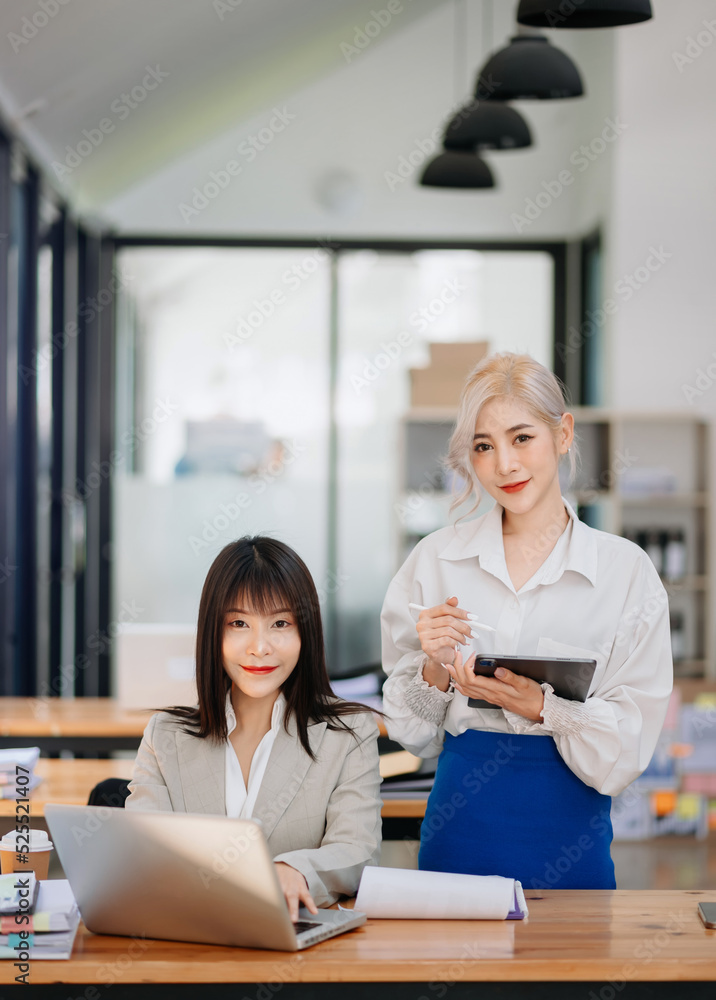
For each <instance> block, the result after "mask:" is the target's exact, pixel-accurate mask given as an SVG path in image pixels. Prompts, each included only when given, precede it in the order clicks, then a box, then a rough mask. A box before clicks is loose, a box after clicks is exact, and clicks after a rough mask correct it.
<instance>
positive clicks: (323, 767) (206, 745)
mask: <svg viewBox="0 0 716 1000" xmlns="http://www.w3.org/2000/svg"><path fill="white" fill-rule="evenodd" d="M196 682H197V690H198V695H199V704H198V706H197V707H196V708H184V707H178V708H171V709H167V710H166V711H163V712H159V713H157V714H156V715H154V716H152V718H151V719H150V720H149V724H148V726H147V728H146V730H145V733H144V738H143V739H142V743H141V746H140V748H139V752H138V755H137V761H136V765H135V768H134V775H133V778H132V781H131V783H130V786H129V787H130V796H129V798H128V799H127V802H126V808H127V809H145V810H151V809H164V810H167V811H172V810H173V811H174V812H191V813H216V814H220V815H226V816H233V817H241V818H249V817H251V818H254V819H257V820H260V821H261V823H262V825H263V831H264V834H265V835H266V838H267V840H268V845H269V850H270V851H271V854H272V856H273V858H274V862H275V865H276V873H277V875H278V878H279V881H280V883H281V887H282V889H283V892H284V895H285V897H286V901H287V903H288V906H289V910H290V913H291V917H292V919H293V920H296V919H297V917H298V907H299V904H303V905H305V906H306V907H308V909H309V910H310V911H311V912H312V913H315V912H316V905H318V906H328V905H329V904H331V903H333V902H334V901H335V900H336V899H337V898H338V897H339V896H340V895H353V894H354V893H355V892H356V889H357V886H358V882H359V880H360V876H361V873H362V871H363V868H364V867H365V865H367V864H376V863H377V861H378V856H379V853H380V841H381V818H380V807H381V803H380V797H379V786H380V776H379V770H378V743H377V740H378V727H377V725H376V723H375V720H374V718H373V716H372V714H371V712H370V710H369V709H367V708H366V707H365V706H362V705H357V704H353V703H349V702H344V701H340V700H338V699H337V698H335V697H334V696H333V694H332V692H331V687H330V683H329V680H328V673H327V671H326V659H325V651H324V645H323V631H322V628H321V612H320V608H319V603H318V595H317V593H316V588H315V586H314V583H313V580H312V578H311V574H310V573H309V571H308V568H307V567H306V565H305V563H304V562H303V561H302V560H301V559H300V558H299V556H298V555H297V554H296V553H295V552H294V551H293V549H291V548H289V546H288V545H284V544H283V543H282V542H279V541H276V540H274V539H272V538H266V537H262V536H257V537H254V538H241V539H239V540H238V541H236V542H232V543H231V544H230V545H227V546H226V548H224V549H223V550H222V551H221V552H220V553H219V555H218V556H217V558H216V559H215V561H214V563H213V564H212V566H211V568H210V569H209V573H208V575H207V578H206V581H205V583H204V589H203V591H202V595H201V602H200V605H199V622H198V628H197V637H196Z"/></svg>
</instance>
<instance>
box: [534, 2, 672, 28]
mask: <svg viewBox="0 0 716 1000" xmlns="http://www.w3.org/2000/svg"><path fill="white" fill-rule="evenodd" d="M570 8H571V9H570ZM651 16H652V12H651V3H650V2H649V0H571V2H570V3H564V0H562V2H561V3H557V2H555V0H551V2H550V0H520V5H519V7H518V8H517V21H518V23H519V24H527V25H529V26H530V27H531V28H616V27H618V26H619V25H621V24H638V23H640V22H641V21H648V20H649V19H650V18H651Z"/></svg>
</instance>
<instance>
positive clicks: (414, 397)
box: [410, 340, 489, 408]
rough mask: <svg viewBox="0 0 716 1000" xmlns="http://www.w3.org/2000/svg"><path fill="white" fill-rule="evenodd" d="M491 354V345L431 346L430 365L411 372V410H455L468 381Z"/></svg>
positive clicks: (468, 343)
mask: <svg viewBox="0 0 716 1000" xmlns="http://www.w3.org/2000/svg"><path fill="white" fill-rule="evenodd" d="M488 350H489V344H488V343H487V341H484V340H483V341H471V342H465V343H459V344H430V362H431V363H430V365H429V367H427V368H411V369H410V403H411V406H448V407H453V408H455V407H456V406H457V404H458V400H459V399H460V393H461V392H462V387H463V386H464V384H465V379H466V378H467V376H468V375H469V373H470V372H471V371H472V369H473V368H474V367H475V365H476V364H477V363H478V361H481V360H482V358H484V357H485V355H486V354H487V352H488Z"/></svg>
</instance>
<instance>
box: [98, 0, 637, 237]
mask: <svg viewBox="0 0 716 1000" xmlns="http://www.w3.org/2000/svg"><path fill="white" fill-rule="evenodd" d="M378 6H380V5H378ZM492 6H493V7H494V8H495V22H496V23H495V26H494V30H493V32H492V35H493V44H492V48H493V49H494V48H501V47H502V46H503V45H504V44H505V43H506V41H507V38H508V37H509V35H511V34H513V33H514V22H513V13H514V10H513V8H514V4H512V3H510V4H505V3H499V4H497V3H495V4H493V5H492ZM467 15H468V17H467V24H468V30H467V44H466V46H464V47H463V46H462V45H461V44H458V45H457V47H456V41H455V5H453V4H450V3H448V4H442V5H440V6H437V7H436V8H435V9H433V10H432V11H431V12H430V13H429V14H427V15H426V16H424V17H422V18H420V19H418V20H415V21H413V22H411V23H407V24H406V25H405V27H404V28H402V29H401V30H400V31H397V30H396V31H394V32H392V33H390V34H388V33H387V32H386V35H385V37H383V36H379V37H378V38H376V39H375V41H373V42H372V43H371V44H370V45H369V46H368V47H367V48H365V49H364V50H363V51H362V52H361V53H360V54H358V55H357V56H356V57H354V58H351V61H350V62H346V61H345V60H344V61H343V65H342V66H341V68H339V69H337V70H334V71H333V72H331V73H329V74H327V75H325V76H324V77H323V78H322V79H320V80H319V81H317V82H315V83H312V84H310V85H309V86H306V87H303V88H302V89H300V90H298V91H297V92H295V93H287V94H286V96H285V100H284V101H282V102H280V104H279V106H281V107H284V106H285V107H286V109H287V110H288V112H289V114H290V115H293V116H295V117H294V118H293V119H292V120H291V121H290V122H289V123H288V124H287V125H286V127H285V128H284V129H283V130H282V131H281V132H277V133H276V134H275V136H274V138H273V139H272V140H271V142H270V144H268V145H267V146H266V148H265V149H264V150H263V151H261V152H260V153H259V154H258V156H257V157H256V159H255V160H254V161H253V162H251V163H247V162H246V159H245V158H243V157H242V155H241V154H238V153H237V147H238V146H239V144H240V143H241V142H242V141H243V140H245V139H246V138H247V136H250V135H251V134H256V133H257V132H258V131H259V129H261V128H263V127H265V126H266V125H267V124H268V122H269V121H270V119H271V108H270V107H267V108H266V110H265V112H264V113H262V114H260V115H257V116H256V117H255V118H253V119H252V120H251V121H243V122H239V123H237V125H236V127H235V128H234V129H233V130H232V131H231V132H229V133H226V134H224V135H222V136H221V137H219V138H218V139H215V140H214V141H212V142H211V143H208V144H206V145H202V146H201V147H200V148H197V149H196V150H195V151H193V152H192V153H191V154H190V155H187V156H184V157H181V158H179V159H177V160H176V161H175V162H174V163H172V165H171V166H170V167H168V168H166V169H163V170H161V171H159V172H158V173H155V174H153V175H152V176H149V177H147V178H145V180H144V181H143V182H142V183H140V184H137V185H135V186H134V187H132V188H130V189H129V190H127V191H126V192H125V193H124V194H123V195H122V196H121V197H118V198H116V199H115V200H113V201H111V202H110V203H109V204H107V205H106V206H104V214H105V216H109V217H110V218H111V220H112V221H113V222H114V223H115V224H116V226H117V227H118V228H119V229H120V230H122V231H124V232H135V233H140V232H146V233H157V232H166V233H170V232H171V233H176V234H184V235H203V234H222V235H257V236H259V235H260V236H270V235H275V236H287V235H292V234H293V235H301V236H311V235H316V236H325V235H326V234H330V235H333V236H338V235H341V236H346V237H350V236H354V237H357V236H372V237H381V236H382V237H399V238H400V237H404V238H409V237H430V236H432V237H443V238H446V239H460V238H464V239H472V238H475V239H479V238H487V237H495V238H501V239H515V238H517V237H518V236H521V237H522V238H525V239H539V238H543V237H548V238H556V239H561V238H564V236H566V235H572V234H581V233H582V232H584V231H585V230H586V229H588V228H590V227H592V226H594V225H595V224H597V223H598V222H599V221H600V220H601V219H603V218H604V216H605V215H606V212H607V210H608V201H609V192H610V188H609V179H610V161H611V156H612V154H613V152H614V148H615V146H616V145H617V144H618V142H619V141H620V140H617V141H616V142H615V143H610V144H608V145H607V147H606V150H605V151H604V153H603V154H600V155H599V156H597V158H596V159H595V160H593V161H592V162H588V161H586V160H583V159H579V161H578V162H575V161H574V160H570V157H571V156H572V154H576V155H578V149H579V147H580V145H582V144H585V143H586V144H587V145H589V144H590V143H591V142H592V141H593V140H595V139H597V138H598V137H599V136H600V133H601V132H602V130H603V129H604V127H605V119H607V118H609V117H610V116H611V115H612V72H611V68H612V51H613V44H614V34H613V33H612V32H579V31H568V32H556V33H555V32H552V36H553V37H552V38H551V41H552V43H553V44H554V45H557V46H558V47H560V48H563V49H564V50H565V51H567V52H569V53H570V54H572V55H573V57H574V58H575V60H576V61H577V63H578V65H579V66H580V69H581V70H582V74H583V78H584V80H585V84H586V88H587V93H588V95H589V96H587V97H585V98H579V99H575V100H569V101H557V102H555V101H541V102H540V101H537V102H528V101H523V102H520V103H519V104H518V105H517V107H518V108H519V109H520V110H521V111H522V112H523V113H524V114H525V116H526V117H527V118H528V120H529V122H530V123H531V125H532V127H533V133H534V136H535V140H536V145H535V147H534V148H532V149H530V150H528V151H511V152H505V153H497V154H493V155H492V156H491V158H490V163H491V165H492V166H493V168H494V172H495V174H496V177H497V179H498V185H499V186H498V187H497V188H496V189H495V190H494V191H489V192H464V191H458V192H455V191H448V192H445V191H439V190H435V189H427V188H420V187H418V186H417V183H416V181H417V176H418V174H419V172H420V167H418V168H416V170H415V173H414V174H413V176H411V177H409V178H408V179H407V180H404V181H403V180H402V179H401V180H400V181H398V182H395V181H393V182H392V184H391V182H390V180H388V179H386V174H388V175H390V174H392V175H393V176H394V177H396V178H397V177H398V169H399V167H400V165H401V163H402V164H406V163H407V159H408V157H410V155H411V153H417V152H419V148H420V145H423V147H425V144H426V142H429V141H430V137H431V135H432V134H433V132H434V130H435V129H440V130H442V127H443V126H444V125H445V122H446V120H447V118H448V117H449V111H450V109H451V108H453V107H455V106H456V103H458V102H459V103H464V102H465V101H466V100H467V99H468V97H469V95H470V93H471V90H472V88H473V86H474V80H475V76H476V72H477V69H478V68H479V66H480V65H481V64H482V63H483V61H484V58H485V55H486V52H487V48H488V45H489V39H488V38H485V37H484V36H483V31H482V27H483V24H482V2H481V0H468V3H467ZM346 37H347V38H348V39H351V38H352V29H351V30H347V34H346ZM463 55H464V56H465V63H464V66H465V71H464V73H461V72H460V71H457V72H456V61H457V64H458V66H460V65H462V64H463ZM456 76H462V77H464V79H463V80H462V82H461V83H459V82H458V81H456ZM231 159H237V160H238V161H239V162H240V165H241V166H242V173H241V175H240V176H237V177H235V178H233V179H231V181H230V183H228V184H227V186H226V187H225V189H224V190H223V191H221V193H219V194H218V196H216V197H215V198H213V199H212V200H210V201H208V203H207V207H205V208H204V209H202V210H201V211H200V212H199V214H197V215H192V216H191V218H189V219H188V220H185V219H184V218H183V217H182V213H181V211H180V208H179V206H180V205H181V204H182V203H185V204H188V205H190V203H191V198H192V191H193V189H194V188H195V187H199V188H202V187H203V186H204V185H205V184H206V183H207V182H208V181H210V180H211V178H210V173H211V172H212V171H214V172H217V171H221V170H223V169H224V167H225V166H226V164H227V162H228V161H229V160H231ZM587 163H588V167H587V168H586V169H585V168H584V166H582V164H587ZM565 169H568V170H570V172H571V174H572V175H573V176H574V182H573V183H572V184H571V185H569V186H568V187H565V189H564V191H563V193H562V194H561V195H559V196H558V197H556V198H555V199H554V201H553V203H552V204H550V205H549V206H548V207H547V208H546V209H545V210H544V211H542V212H541V214H540V215H539V218H537V219H536V220H535V221H533V222H530V223H529V224H528V225H526V226H524V227H523V228H521V229H520V228H519V224H518V227H517V228H516V226H515V223H514V221H513V219H512V216H513V215H514V214H523V213H524V210H525V204H526V201H527V199H532V200H533V199H534V198H535V197H536V195H537V194H538V193H539V192H544V189H543V181H544V182H547V183H548V184H551V185H552V191H553V192H554V191H556V190H557V188H556V187H555V186H554V183H553V182H554V181H555V179H556V178H558V176H559V174H560V171H563V170H565ZM332 191H333V192H334V195H335V199H336V201H337V205H336V207H334V208H330V207H325V204H322V201H321V199H322V198H323V199H324V201H325V199H326V198H328V199H329V200H330V197H331V192H332ZM336 191H337V193H336ZM542 200H544V196H543V198H542ZM199 204H200V203H199ZM190 207H191V205H190Z"/></svg>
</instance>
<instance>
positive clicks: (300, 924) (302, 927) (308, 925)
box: [293, 920, 322, 934]
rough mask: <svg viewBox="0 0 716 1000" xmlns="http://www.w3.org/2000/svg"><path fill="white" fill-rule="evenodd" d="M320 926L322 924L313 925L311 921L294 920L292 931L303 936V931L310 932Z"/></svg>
mask: <svg viewBox="0 0 716 1000" xmlns="http://www.w3.org/2000/svg"><path fill="white" fill-rule="evenodd" d="M321 926H322V924H317V923H313V922H312V921H311V920H296V921H295V922H294V925H293V929H294V930H295V932H296V933H297V934H303V932H304V931H312V930H313V929H314V927H321Z"/></svg>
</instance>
